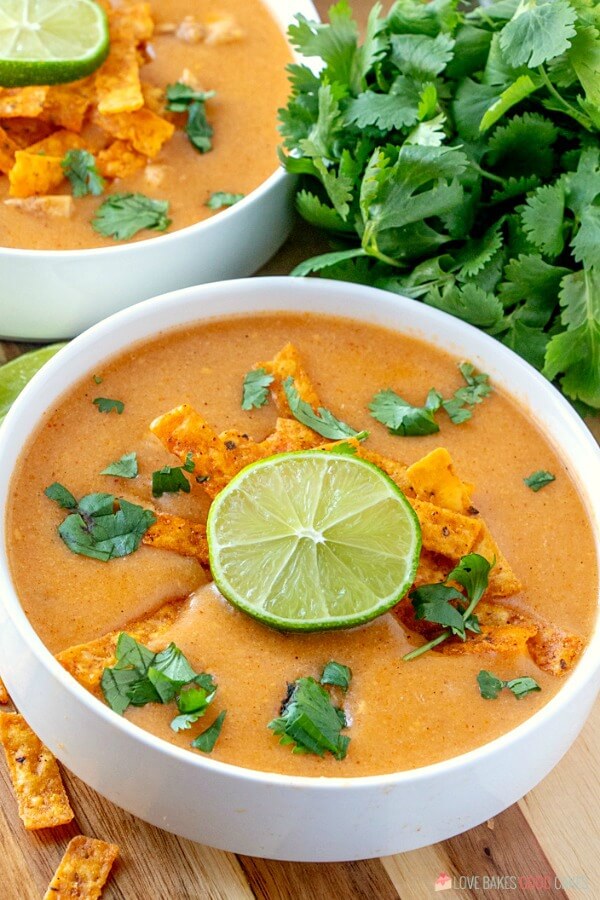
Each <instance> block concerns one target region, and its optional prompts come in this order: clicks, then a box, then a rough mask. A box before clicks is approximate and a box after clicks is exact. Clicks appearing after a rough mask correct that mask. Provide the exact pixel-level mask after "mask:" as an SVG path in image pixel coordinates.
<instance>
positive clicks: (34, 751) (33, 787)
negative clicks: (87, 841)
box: [0, 713, 73, 831]
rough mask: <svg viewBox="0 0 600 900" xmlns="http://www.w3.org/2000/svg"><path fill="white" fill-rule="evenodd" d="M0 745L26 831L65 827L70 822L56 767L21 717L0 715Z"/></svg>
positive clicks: (56, 764)
mask: <svg viewBox="0 0 600 900" xmlns="http://www.w3.org/2000/svg"><path fill="white" fill-rule="evenodd" d="M0 741H1V742H2V744H3V746H4V752H5V753H6V760H7V762H8V769H9V772H10V777H11V780H12V783H13V786H14V789H15V794H16V796H17V803H18V805H19V816H20V817H21V819H22V820H23V824H24V825H25V828H27V830H28V831H34V830H36V829H38V828H54V827H55V826H57V825H66V824H67V822H70V821H71V820H72V818H73V810H72V809H71V807H70V805H69V798H68V797H67V795H66V792H65V789H64V786H63V783H62V779H61V777H60V772H59V770H58V763H57V762H56V760H55V758H54V756H53V755H52V753H50V751H49V750H48V748H47V747H44V745H43V744H42V742H41V741H40V739H39V738H38V737H37V736H36V735H35V734H34V733H33V731H32V730H31V728H30V727H29V725H28V724H27V722H26V721H25V719H24V718H23V716H20V715H19V714H18V713H0Z"/></svg>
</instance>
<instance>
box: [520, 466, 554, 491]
mask: <svg viewBox="0 0 600 900" xmlns="http://www.w3.org/2000/svg"><path fill="white" fill-rule="evenodd" d="M523 481H524V482H525V484H526V485H527V487H528V488H531V490H532V491H535V493H536V494H537V492H538V491H541V489H542V488H543V487H545V486H546V485H547V484H550V483H551V482H553V481H556V475H553V474H552V473H551V472H547V471H546V470H545V469H538V470H537V472H532V473H531V475H528V476H527V478H524V479H523Z"/></svg>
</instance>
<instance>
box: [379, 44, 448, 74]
mask: <svg viewBox="0 0 600 900" xmlns="http://www.w3.org/2000/svg"><path fill="white" fill-rule="evenodd" d="M391 44H392V50H391V54H390V59H391V61H392V63H393V64H394V65H395V66H397V67H398V69H399V70H400V71H401V72H402V73H403V74H405V75H410V76H411V77H413V78H418V79H422V80H425V79H433V78H435V76H436V75H439V74H440V72H443V70H444V69H445V68H446V66H447V65H448V63H449V62H450V60H451V59H452V57H453V52H452V51H453V49H454V40H453V39H452V38H451V37H450V35H449V34H443V33H442V34H438V35H436V36H435V37H429V36H428V35H424V34H394V35H392V38H391Z"/></svg>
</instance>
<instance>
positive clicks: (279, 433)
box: [257, 418, 323, 458]
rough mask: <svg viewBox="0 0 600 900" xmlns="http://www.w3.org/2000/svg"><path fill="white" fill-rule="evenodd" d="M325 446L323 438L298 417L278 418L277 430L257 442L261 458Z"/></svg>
mask: <svg viewBox="0 0 600 900" xmlns="http://www.w3.org/2000/svg"><path fill="white" fill-rule="evenodd" d="M321 446H323V438H322V437H321V436H320V435H318V434H317V433H316V431H313V430H312V428H307V427H306V425H303V424H302V423H301V422H298V421H296V419H282V418H280V419H277V424H276V425H275V431H274V432H273V433H272V434H270V435H269V436H268V437H267V438H265V440H264V441H261V442H260V443H259V444H257V447H258V448H259V451H260V458H262V457H264V456H273V454H275V453H291V452H292V451H294V450H311V449H313V448H317V447H321Z"/></svg>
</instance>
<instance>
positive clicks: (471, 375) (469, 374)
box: [442, 362, 492, 425]
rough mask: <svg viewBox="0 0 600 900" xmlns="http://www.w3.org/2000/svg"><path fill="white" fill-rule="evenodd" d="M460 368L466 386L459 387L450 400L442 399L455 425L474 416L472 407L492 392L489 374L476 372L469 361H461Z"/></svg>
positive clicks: (443, 405)
mask: <svg viewBox="0 0 600 900" xmlns="http://www.w3.org/2000/svg"><path fill="white" fill-rule="evenodd" d="M458 369H459V372H460V374H461V375H462V377H463V378H464V379H465V381H466V386H465V387H460V388H458V390H456V391H455V392H454V394H453V396H452V398H451V399H450V400H442V407H443V408H444V409H445V410H446V412H447V413H448V415H449V417H450V421H451V422H452V423H453V424H454V425H462V423H463V422H467V421H468V420H469V419H470V418H471V416H472V408H473V407H474V406H476V405H477V404H478V403H482V402H483V400H484V399H485V398H486V397H489V395H490V394H491V393H492V387H491V385H490V383H489V382H490V379H489V375H486V374H485V372H480V373H479V374H475V369H474V367H473V366H472V365H471V363H468V362H464V363H460V365H459V367H458Z"/></svg>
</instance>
